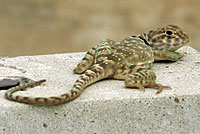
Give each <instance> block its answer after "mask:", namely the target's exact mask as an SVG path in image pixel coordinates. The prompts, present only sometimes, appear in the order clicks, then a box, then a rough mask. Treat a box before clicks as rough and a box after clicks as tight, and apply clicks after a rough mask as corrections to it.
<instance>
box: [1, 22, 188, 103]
mask: <svg viewBox="0 0 200 134" xmlns="http://www.w3.org/2000/svg"><path fill="white" fill-rule="evenodd" d="M188 42H189V37H188V35H187V34H186V33H185V32H184V31H183V30H181V28H179V27H178V26H174V25H167V26H165V27H162V28H158V29H155V30H150V31H148V32H146V33H142V34H139V35H136V36H130V37H127V38H125V39H124V40H121V41H119V42H115V41H113V40H111V39H104V40H103V41H101V43H100V44H98V45H96V46H94V47H93V48H91V49H90V50H89V51H88V52H87V53H86V55H85V57H84V58H83V59H82V60H81V62H80V63H79V64H78V65H77V67H76V68H75V69H74V72H75V73H78V74H82V75H81V76H80V77H79V78H78V79H77V80H76V82H75V83H74V86H73V87H72V89H71V90H69V91H68V92H66V93H64V94H61V95H59V96H52V97H25V96H20V95H15V94H14V92H16V91H20V90H25V89H26V88H27V87H34V86H38V85H40V84H41V83H42V82H44V81H45V80H40V81H36V82H29V83H26V84H23V85H19V86H17V87H13V88H10V89H9V90H8V91H7V92H6V94H5V97H6V98H7V99H9V100H12V101H17V102H21V103H26V104H35V105H57V104H62V103H65V102H69V101H71V100H73V99H75V98H77V97H78V96H79V95H80V94H81V93H82V92H83V90H84V89H85V88H86V87H87V86H89V85H91V84H93V83H95V82H97V81H99V80H101V79H104V78H113V79H119V80H124V81H125V85H126V87H137V88H139V89H141V90H144V89H145V87H151V88H157V89H158V90H157V93H160V92H161V91H162V90H163V88H170V87H169V86H163V85H161V84H159V83H157V82H156V81H155V80H156V74H155V73H154V72H153V71H151V70H150V68H151V66H152V63H153V62H154V61H159V60H169V61H177V60H178V59H180V58H182V57H183V56H184V54H185V52H176V50H177V49H178V48H180V47H182V46H184V45H185V44H187V43H188Z"/></svg>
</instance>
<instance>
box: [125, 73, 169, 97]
mask: <svg viewBox="0 0 200 134" xmlns="http://www.w3.org/2000/svg"><path fill="white" fill-rule="evenodd" d="M155 80H156V74H155V73H154V72H153V71H151V70H142V71H140V72H137V73H134V74H131V75H128V76H127V77H126V79H125V85H126V87H137V88H139V89H140V90H142V91H144V90H145V87H151V88H155V89H157V93H156V94H158V93H160V92H162V90H163V89H164V88H170V87H169V86H163V85H162V84H160V83H157V82H156V81H155Z"/></svg>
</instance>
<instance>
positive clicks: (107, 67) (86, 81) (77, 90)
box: [5, 61, 114, 105]
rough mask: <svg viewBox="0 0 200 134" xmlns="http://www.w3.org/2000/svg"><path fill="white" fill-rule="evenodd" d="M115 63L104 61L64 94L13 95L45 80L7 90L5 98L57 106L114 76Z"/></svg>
mask: <svg viewBox="0 0 200 134" xmlns="http://www.w3.org/2000/svg"><path fill="white" fill-rule="evenodd" d="M113 67H114V63H113V62H112V61H104V62H103V63H101V64H95V65H93V66H92V67H91V68H90V69H89V70H87V71H86V72H85V73H84V74H82V75H81V76H80V77H79V78H78V79H77V80H76V82H75V84H74V86H73V88H72V89H71V90H70V91H69V92H67V93H64V94H61V95H58V96H52V97H25V96H20V95H15V94H13V93H14V92H16V91H22V90H25V89H26V88H28V87H34V86H38V85H40V84H41V83H43V82H45V80H40V81H36V82H30V83H27V84H24V85H20V86H17V87H13V88H10V89H9V90H7V92H6V94H5V97H6V98H7V99H9V100H12V101H17V102H20V103H26V104H34V105H57V104H62V103H66V102H69V101H71V100H74V99H75V98H77V97H78V96H79V95H80V94H81V93H82V92H83V90H84V89H85V88H86V87H87V86H89V85H91V84H92V83H95V82H97V81H99V80H101V79H104V78H107V77H109V76H112V75H113V74H114V69H113Z"/></svg>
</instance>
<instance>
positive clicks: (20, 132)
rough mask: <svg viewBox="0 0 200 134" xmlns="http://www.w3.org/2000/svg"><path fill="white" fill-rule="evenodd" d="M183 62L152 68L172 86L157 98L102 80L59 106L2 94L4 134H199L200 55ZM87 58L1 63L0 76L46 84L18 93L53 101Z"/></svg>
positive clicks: (75, 55)
mask: <svg viewBox="0 0 200 134" xmlns="http://www.w3.org/2000/svg"><path fill="white" fill-rule="evenodd" d="M180 51H186V52H187V55H185V56H184V57H183V58H182V59H181V60H179V61H178V62H159V63H155V64H154V65H153V68H152V70H154V71H155V72H156V74H157V76H158V80H157V81H158V82H160V83H162V84H163V85H169V86H171V87H172V90H164V91H163V92H162V93H161V94H158V95H156V94H155V93H156V91H155V89H150V88H147V89H146V91H145V92H142V91H139V90H137V89H130V88H126V87H125V86H124V82H123V81H119V80H111V79H109V80H102V81H100V82H97V83H95V84H93V85H91V86H89V87H88V88H86V90H85V91H84V92H83V94H82V95H81V96H80V97H79V98H77V99H76V100H74V101H72V102H69V103H66V104H63V105H58V106H48V107H47V106H33V105H26V104H21V103H17V102H12V101H8V100H6V99H5V98H4V94H5V91H0V109H1V110H0V133H1V134H4V133H5V134H11V133H12V134H14V133H15V134H31V133H34V134H115V133H118V134H151V133H152V134H199V133H200V82H199V80H200V53H199V52H197V51H196V50H194V49H193V48H191V47H189V46H186V47H183V48H182V49H181V50H180ZM84 54H85V53H68V54H55V55H40V56H25V57H14V58H1V59H0V64H4V65H6V66H15V67H17V68H18V69H23V70H25V71H26V72H22V71H20V70H17V69H13V68H8V67H0V76H1V77H2V78H3V76H25V77H28V78H32V79H34V80H39V79H47V82H46V84H43V85H42V86H39V87H35V88H34V89H29V90H28V91H23V92H17V93H16V94H21V95H26V96H53V95H58V94H61V93H64V92H66V91H67V90H70V89H71V87H72V85H73V83H74V81H75V80H76V79H77V78H78V77H79V75H78V74H74V73H73V71H72V70H73V68H74V67H75V66H76V64H77V63H78V62H79V61H80V60H81V58H82V57H83V55H84Z"/></svg>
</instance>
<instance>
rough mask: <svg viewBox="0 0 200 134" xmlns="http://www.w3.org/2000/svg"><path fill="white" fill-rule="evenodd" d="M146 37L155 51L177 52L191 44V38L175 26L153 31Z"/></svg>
mask: <svg viewBox="0 0 200 134" xmlns="http://www.w3.org/2000/svg"><path fill="white" fill-rule="evenodd" d="M145 36H146V39H147V41H148V44H149V45H150V46H151V47H152V48H153V49H154V50H169V51H176V50H177V49H178V48H180V47H182V46H184V45H186V44H187V43H188V42H189V36H188V35H187V34H186V33H185V32H184V31H183V30H181V28H180V27H178V26H174V25H167V26H166V27H162V28H158V29H156V30H151V31H149V32H148V33H147V34H146V35H145Z"/></svg>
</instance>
